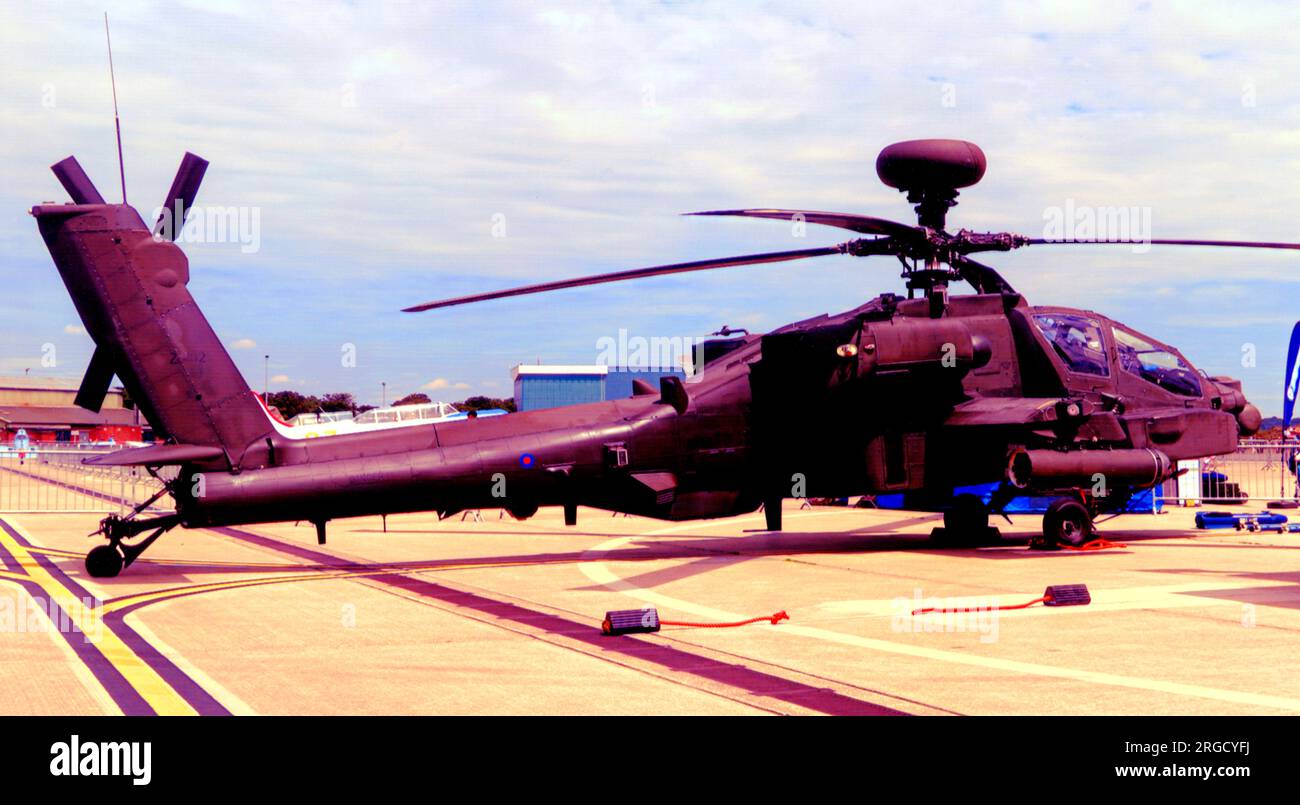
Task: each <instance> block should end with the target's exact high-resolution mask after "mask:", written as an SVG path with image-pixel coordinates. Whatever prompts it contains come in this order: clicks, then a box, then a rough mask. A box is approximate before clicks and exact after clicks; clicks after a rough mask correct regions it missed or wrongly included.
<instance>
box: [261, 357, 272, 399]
mask: <svg viewBox="0 0 1300 805" xmlns="http://www.w3.org/2000/svg"><path fill="white" fill-rule="evenodd" d="M262 357H263V358H264V359H266V364H265V365H264V367H263V369H262V399H263V400H265V399H266V396H267V395H268V394H270V393H271V356H270V355H263V356H262Z"/></svg>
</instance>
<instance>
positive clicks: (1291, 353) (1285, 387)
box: [1282, 321, 1300, 428]
mask: <svg viewBox="0 0 1300 805" xmlns="http://www.w3.org/2000/svg"><path fill="white" fill-rule="evenodd" d="M1298 354H1300V321H1298V322H1296V323H1295V329H1293V330H1291V346H1290V347H1289V348H1288V349H1287V351H1286V377H1285V379H1284V380H1283V382H1282V427H1283V428H1289V427H1291V415H1292V414H1293V413H1295V401H1296V397H1300V361H1297V360H1296V357H1297V355H1298Z"/></svg>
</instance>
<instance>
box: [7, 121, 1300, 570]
mask: <svg viewBox="0 0 1300 805" xmlns="http://www.w3.org/2000/svg"><path fill="white" fill-rule="evenodd" d="M207 165H208V163H207V162H206V161H205V160H203V159H201V158H200V157H197V156H195V155H194V154H191V153H186V154H185V156H184V158H183V160H182V162H181V167H180V170H179V171H178V173H177V175H176V178H175V180H174V181H173V183H172V187H171V189H170V191H169V192H168V195H167V198H166V200H165V203H164V205H163V209H164V210H165V211H171V212H170V213H164V215H163V216H161V217H160V218H159V220H158V221H157V222H156V223H155V225H154V226H153V227H149V226H146V225H145V223H144V220H143V219H142V218H141V216H140V215H139V213H138V212H137V211H136V210H135V209H133V208H132V207H130V206H127V205H126V203H125V202H124V203H122V204H109V203H106V202H105V201H104V199H103V197H102V196H101V195H100V193H99V192H98V190H97V189H96V188H95V186H94V184H93V183H92V182H91V180H90V178H89V177H88V176H87V175H86V173H85V171H84V170H82V168H81V166H80V165H79V164H78V163H77V161H76V159H75V158H74V157H68V158H66V159H64V160H62V161H61V162H59V163H57V164H55V165H54V166H53V171H54V173H55V176H56V177H57V178H58V180H59V181H60V183H61V184H62V186H63V187H64V189H65V190H66V191H67V192H68V194H69V196H71V199H72V203H70V204H43V205H38V206H36V207H34V208H33V209H32V210H31V214H32V215H33V216H34V217H35V218H36V221H37V224H38V227H39V229H40V232H41V235H42V237H43V238H44V241H45V243H46V245H47V246H48V248H49V251H50V255H51V257H52V258H53V260H54V263H55V265H56V266H57V268H58V270H59V273H60V275H61V276H62V278H63V280H64V283H65V285H66V286H67V289H68V292H69V293H70V295H71V297H72V300H73V302H74V304H75V306H76V309H77V311H78V313H79V315H80V317H81V319H82V322H83V324H84V325H85V328H86V331H87V332H88V333H89V334H90V335H91V337H92V338H93V340H94V342H95V345H96V347H95V351H94V354H93V355H92V358H91V361H90V366H89V368H88V370H87V372H86V375H85V379H84V380H83V382H82V384H81V388H80V390H79V392H78V397H77V402H78V404H79V405H82V406H83V407H86V408H89V409H91V410H97V409H98V407H99V405H100V404H101V403H102V400H103V398H104V395H105V394H106V392H107V390H108V387H109V384H110V382H111V380H112V378H113V376H114V375H116V376H117V377H118V378H120V379H121V382H122V383H123V385H124V386H125V387H126V389H127V391H128V393H129V394H130V395H131V397H132V398H133V399H134V400H136V401H138V405H139V407H140V409H141V411H142V413H143V414H144V416H145V417H146V419H147V420H148V421H149V423H150V424H151V425H152V426H153V428H154V431H155V433H156V434H158V436H159V438H160V439H161V440H162V441H161V442H160V443H158V444H155V445H152V446H147V447H140V448H133V449H127V450H121V451H118V452H115V453H111V454H107V455H104V456H98V457H95V458H92V459H88V460H87V463H90V464H98V465H116V466H137V467H144V468H145V469H146V470H147V471H148V472H150V473H151V474H154V475H155V476H157V477H158V478H159V479H160V480H161V481H162V482H163V486H162V488H161V489H160V491H159V492H158V493H157V495H155V496H154V498H153V499H151V500H149V501H146V502H145V503H143V504H141V505H140V506H137V507H136V508H135V509H134V510H133V511H131V512H129V513H128V514H126V515H124V516H120V517H119V516H111V517H108V518H105V519H104V520H103V521H102V523H101V525H100V529H99V531H98V532H96V533H97V534H98V535H101V536H103V537H104V538H105V539H106V543H105V544H101V545H99V546H97V547H95V548H93V549H92V550H91V551H90V552H89V553H88V555H87V557H86V569H87V571H88V572H89V573H90V575H92V576H99V577H104V576H115V575H117V574H118V573H120V572H121V571H122V569H123V568H124V567H126V566H129V565H130V564H131V563H132V562H133V561H134V560H135V559H136V558H137V557H138V556H139V555H140V554H141V553H142V552H143V551H144V550H145V549H147V548H148V547H149V545H151V544H152V543H153V542H154V541H155V540H156V539H158V538H159V537H160V536H161V535H162V534H164V533H165V532H166V531H168V530H169V529H171V528H174V527H176V526H182V527H186V528H204V527H216V526H229V525H240V524H253V523H264V522H280V521H307V522H311V523H312V524H314V525H315V528H316V535H317V540H318V542H320V543H322V544H324V543H325V541H326V524H327V523H328V522H329V521H331V520H334V519H337V518H343V517H354V516H360V515H374V514H381V515H387V514H393V513H398V512H416V511H436V512H437V513H438V515H439V516H440V517H448V516H451V515H452V514H454V513H457V512H460V511H465V510H472V509H485V508H486V509H491V508H498V509H504V510H505V511H507V512H508V513H510V514H511V515H513V516H514V517H516V518H520V519H523V518H527V517H529V516H531V515H533V514H534V513H536V512H537V510H538V509H539V507H541V506H561V507H563V511H564V520H565V523H566V524H568V525H574V524H576V522H577V509H578V507H579V506H587V507H593V508H597V509H604V510H608V511H613V512H624V513H628V514H634V515H641V516H647V517H652V518H658V519H663V520H694V519H704V518H718V517H730V516H735V515H740V514H747V513H751V512H755V511H757V510H758V509H759V508H762V509H763V512H764V518H765V521H766V527H767V529H768V530H769V531H773V532H775V531H780V530H781V528H782V522H781V520H782V518H781V503H782V501H783V500H785V499H787V498H791V497H808V498H813V497H843V496H848V495H865V494H883V493H895V492H904V493H908V494H909V499H910V500H912V501H915V502H916V504H917V506H918V507H919V508H922V509H930V510H935V511H943V512H944V514H943V522H944V525H943V527H942V528H937V529H935V532H934V538H935V539H936V540H937V541H938V542H939V543H940V544H942V545H949V546H968V545H970V546H973V545H980V544H984V543H986V542H989V541H991V540H994V539H997V538H998V536H999V535H998V533H997V529H996V528H993V527H991V526H990V525H989V522H990V517H991V515H994V514H998V513H1002V511H1003V509H1004V508H1005V507H1006V505H1007V504H1008V503H1009V502H1010V501H1012V500H1014V499H1015V498H1017V497H1020V496H1025V495H1034V496H1049V497H1053V498H1054V500H1053V502H1052V504H1051V506H1050V507H1049V509H1048V511H1047V513H1046V515H1045V516H1044V518H1043V534H1042V537H1041V538H1040V539H1039V540H1038V541H1039V542H1040V543H1041V544H1042V545H1044V546H1046V547H1052V546H1065V545H1070V546H1077V545H1081V544H1083V543H1085V542H1087V541H1089V540H1090V539H1091V536H1092V534H1093V521H1094V519H1095V518H1096V517H1097V516H1098V514H1099V513H1101V512H1104V511H1113V510H1116V508H1117V507H1119V506H1121V505H1122V504H1123V503H1124V502H1125V501H1126V500H1127V499H1128V497H1129V496H1131V495H1132V494H1133V492H1134V491H1135V490H1140V489H1146V488H1150V487H1153V486H1156V485H1159V484H1161V483H1163V482H1164V481H1166V480H1168V479H1170V478H1172V477H1174V476H1175V475H1176V474H1177V469H1176V467H1177V462H1179V461H1181V460H1184V459H1192V458H1199V457H1206V456H1213V455H1219V454H1226V453H1231V452H1233V451H1234V450H1235V449H1236V445H1237V440H1238V437H1239V436H1241V435H1249V434H1252V433H1254V432H1255V431H1257V430H1258V428H1259V427H1260V424H1261V415H1260V412H1259V410H1258V409H1257V408H1256V407H1255V406H1254V405H1252V404H1251V403H1250V402H1249V401H1248V400H1247V399H1246V397H1245V395H1244V394H1243V392H1242V388H1241V383H1240V382H1239V381H1237V380H1234V379H1232V378H1229V377H1208V376H1206V375H1204V374H1202V373H1201V372H1199V371H1197V370H1196V369H1195V367H1194V366H1193V365H1192V364H1191V363H1190V362H1189V361H1188V360H1187V359H1186V358H1185V357H1184V356H1183V355H1182V353H1180V352H1179V351H1178V350H1177V349H1176V348H1175V347H1173V346H1171V345H1168V344H1165V343H1162V342H1160V341H1158V340H1156V339H1155V338H1152V337H1150V336H1148V335H1146V334H1143V333H1141V332H1138V331H1137V330H1134V329H1132V328H1130V327H1127V326H1125V325H1124V324H1122V323H1121V322H1118V321H1115V320H1113V319H1110V318H1107V317H1106V316H1103V315H1101V314H1098V313H1095V312H1091V311H1087V310H1078V309H1073V308H1067V307H1042V306H1033V305H1030V304H1029V302H1028V301H1027V300H1026V299H1025V298H1024V296H1023V295H1022V294H1020V293H1018V292H1017V291H1015V290H1014V289H1013V288H1012V287H1011V285H1010V284H1009V283H1008V282H1007V281H1006V279H1004V278H1003V277H1002V276H1001V275H999V274H998V272H997V271H996V270H995V269H993V268H991V267H990V266H988V265H985V264H982V263H979V262H976V261H975V260H973V259H971V257H970V255H972V254H977V253H982V252H1001V251H1010V250H1012V249H1019V248H1023V247H1028V246H1039V245H1062V244H1065V243H1121V242H1128V241H1115V240H1107V241H1080V240H1070V241H1063V240H1049V239H1035V238H1028V237H1024V236H1021V235H1017V234H1012V233H989V232H985V233H980V232H970V231H967V230H965V229H961V230H958V231H957V232H955V233H952V232H949V231H948V229H947V224H946V220H947V214H948V212H949V211H950V209H951V208H952V207H954V206H955V205H956V203H957V202H956V199H957V196H958V194H959V190H960V189H963V188H966V187H969V186H971V185H973V184H975V183H976V182H978V181H979V180H980V179H981V178H982V177H983V175H984V172H985V169H986V166H987V163H986V159H985V156H984V154H983V152H982V151H981V150H980V149H979V147H978V146H976V145H975V144H973V143H969V142H965V141H961V140H911V141H907V142H902V143H897V144H894V145H890V146H888V147H886V148H885V149H884V150H883V151H882V152H881V153H880V155H879V157H878V159H877V161H876V171H877V174H878V176H879V177H880V179H881V180H882V181H883V182H884V183H885V184H886V185H887V186H889V187H892V188H895V189H897V190H899V191H900V192H902V193H905V194H906V197H907V200H908V202H909V203H910V204H912V205H914V210H915V213H916V216H917V223H916V224H915V225H911V224H904V223H899V222H896V221H891V220H887V219H882V218H875V217H871V216H866V215H857V214H848V213H828V212H816V211H810V210H785V209H740V210H716V211H709V212H703V213H693V214H695V215H704V216H741V217H747V218H764V219H775V220H785V221H791V220H796V221H804V222H807V223H812V224H820V225H824V226H828V227H837V228H840V229H846V230H849V231H852V232H854V233H855V234H857V235H859V236H861V237H858V238H856V239H853V240H849V241H846V242H842V243H839V244H837V245H831V246H825V247H818V248H807V249H799V250H793V251H784V252H769V253H763V254H751V255H742V256H734V257H726V258H721V259H712V260H700V261H694V262H688V263H676V264H671V265H663V266H652V267H648V268H638V269H632V270H625V271H617V272H613V273H607V274H600V275H595V276H586V277H578V278H574V279H568V280H560V281H554V282H544V283H539V284H534V285H528V286H522V287H515V288H508V289H504V290H496V291H490V292H485V293H480V294H474V295H470V296H462V297H457V298H454V299H444V300H439V301H434V302H428V303H425V304H421V305H416V306H413V307H410V308H407V309H406V310H407V311H410V312H418V311H424V310H431V309H436V308H444V307H449V306H452V305H463V304H468V303H473V302H483V301H487V300H491V299H498V298H503V297H510V296H519V295H525V294H534V293H540V292H550V291H557V290H561V289H565V288H572V287H579V286H585V285H594V284H601V283H610V282H619V281H627V280H635V279H640V278H645V277H652V276H659V275H665V274H676V273H683V272H691V271H702V270H708V269H715V268H723V267H730V266H743V265H752V264H762V263H773V262H783V261H790V260H798V259H804V258H811V257H820V256H830V255H847V256H854V257H866V256H890V257H894V258H896V259H897V260H898V261H899V262H900V264H901V265H902V267H903V272H902V278H903V279H904V280H905V285H906V288H907V291H908V294H907V296H906V297H902V296H900V295H897V294H894V293H883V294H881V295H880V296H878V297H877V298H875V299H873V300H871V301H868V302H866V303H864V304H862V305H860V306H858V307H855V308H853V309H851V310H848V311H845V312H842V313H838V314H833V315H822V316H817V317H814V318H810V319H806V320H804V321H799V322H795V323H792V324H788V325H785V326H783V327H780V328H777V329H775V330H773V331H771V332H767V333H749V332H745V331H742V330H731V329H730V328H724V329H723V330H720V331H719V332H718V333H716V334H715V335H722V336H724V337H722V338H717V339H713V340H709V341H706V342H704V344H703V347H702V349H701V356H700V363H701V364H702V366H701V367H700V369H699V372H698V377H697V378H695V379H694V381H693V382H691V383H690V384H689V386H688V384H686V383H684V382H683V381H682V379H681V378H680V377H676V376H664V377H662V378H660V380H659V385H658V387H657V388H655V387H652V386H651V385H650V384H648V383H645V382H641V381H637V382H636V383H634V386H633V395H632V396H631V397H630V398H627V399H616V400H608V401H603V402H595V403H587V404H581V405H574V406H567V407H562V408H552V409H542V410H535V411H527V412H519V413H513V414H509V415H507V416H500V417H493V418H482V419H465V420H460V421H453V422H439V423H415V424H412V425H410V426H409V427H401V428H393V429H390V430H383V431H375V432H367V433H354V434H342V435H335V436H326V437H319V438H315V439H310V440H306V439H295V438H292V436H291V435H288V434H285V433H283V432H281V431H280V430H278V429H277V428H275V427H274V423H273V422H272V421H271V419H270V417H269V416H268V413H267V410H266V408H265V406H264V405H263V403H262V401H261V399H260V398H259V397H258V396H257V395H256V394H255V393H254V392H253V391H252V390H251V389H250V388H249V386H248V384H247V382H245V380H244V379H243V377H242V376H241V375H240V373H239V371H238V369H237V368H236V367H235V364H234V362H233V361H232V360H231V358H230V356H229V354H228V353H227V352H226V350H225V348H224V347H223V346H222V343H221V341H220V339H218V338H217V336H216V334H215V333H214V332H213V330H212V328H211V326H210V325H209V324H208V321H207V319H206V318H205V317H204V316H203V314H202V312H201V311H200V310H199V308H198V306H197V304H196V303H195V301H194V299H193V297H191V295H190V293H189V291H188V289H187V283H188V280H189V264H188V261H187V259H186V256H185V254H184V252H183V251H182V250H181V249H180V248H179V247H178V246H177V245H176V244H175V243H174V242H172V241H173V239H174V236H175V235H174V233H175V232H177V231H179V229H180V224H181V223H183V221H184V219H185V215H186V214H187V213H188V211H189V209H190V208H191V207H192V206H193V204H194V199H195V197H196V195H197V193H198V189H199V185H200V183H201V181H202V178H203V175H204V172H205V171H206V169H207ZM124 195H125V194H124ZM172 213H174V221H168V220H166V219H167V218H168V217H169V215H171V214H172ZM172 223H175V224H176V225H174V226H173V225H169V224H172ZM1144 242H1146V241H1144ZM1149 242H1150V243H1151V244H1158V245H1166V244H1167V245H1184V246H1233V247H1243V248H1268V249H1300V244H1295V243H1268V242H1247V241H1211V240H1151V241H1149ZM958 281H962V282H965V283H966V284H968V285H969V286H971V288H972V290H973V293H968V294H954V293H950V291H949V287H950V285H952V284H953V283H955V282H958ZM791 410H815V411H817V415H816V416H799V417H791V416H790V415H789V412H790V411H791ZM170 468H174V472H172V473H168V474H167V476H166V477H164V475H163V474H161V472H162V471H163V470H164V469H170ZM973 484H996V488H995V490H994V492H993V494H992V496H991V499H990V500H989V501H988V502H987V503H985V502H984V501H983V499H981V498H979V497H976V496H974V495H969V494H962V495H956V496H954V490H956V489H957V488H959V487H963V486H968V485H973ZM165 494H170V495H171V497H172V498H173V499H174V502H175V512H174V513H173V514H165V515H160V516H154V517H148V516H142V514H143V513H144V512H145V510H146V509H147V507H148V506H149V505H151V504H152V503H154V502H156V500H158V499H160V498H161V497H162V496H163V495H165Z"/></svg>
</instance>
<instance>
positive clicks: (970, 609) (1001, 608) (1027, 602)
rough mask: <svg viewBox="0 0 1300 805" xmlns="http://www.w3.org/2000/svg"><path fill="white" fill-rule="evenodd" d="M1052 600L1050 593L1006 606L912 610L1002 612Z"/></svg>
mask: <svg viewBox="0 0 1300 805" xmlns="http://www.w3.org/2000/svg"><path fill="white" fill-rule="evenodd" d="M1051 600H1052V597H1051V596H1050V595H1045V596H1043V597H1042V598H1035V599H1034V600H1033V601H1026V602H1025V603H1023V604H1008V605H1006V606H1000V607H925V608H924V609H914V610H912V614H913V615H924V614H926V613H929V612H938V613H942V614H949V615H951V614H960V613H962V612H970V611H972V610H976V609H978V610H981V611H983V612H991V611H996V612H1002V611H1004V610H1008V609H1028V608H1030V607H1032V606H1033V605H1034V604H1044V603H1046V602H1048V601H1051Z"/></svg>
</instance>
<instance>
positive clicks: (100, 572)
mask: <svg viewBox="0 0 1300 805" xmlns="http://www.w3.org/2000/svg"><path fill="white" fill-rule="evenodd" d="M124 563H125V560H124V559H123V557H122V552H121V551H119V550H118V549H117V546H116V545H100V546H99V547H97V548H91V549H90V553H88V554H86V572H87V573H89V574H90V575H91V576H94V577H95V578H97V579H111V578H113V577H114V576H116V575H117V574H118V573H121V572H122V566H123V564H124Z"/></svg>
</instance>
